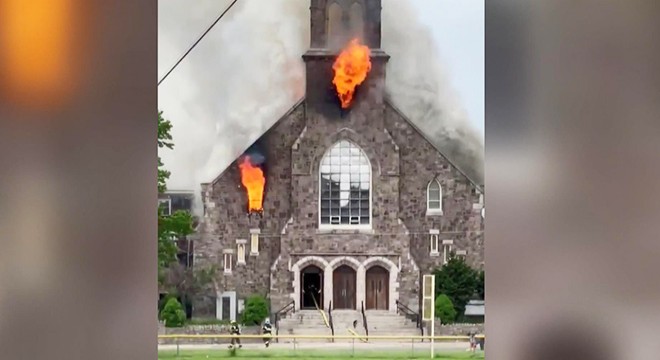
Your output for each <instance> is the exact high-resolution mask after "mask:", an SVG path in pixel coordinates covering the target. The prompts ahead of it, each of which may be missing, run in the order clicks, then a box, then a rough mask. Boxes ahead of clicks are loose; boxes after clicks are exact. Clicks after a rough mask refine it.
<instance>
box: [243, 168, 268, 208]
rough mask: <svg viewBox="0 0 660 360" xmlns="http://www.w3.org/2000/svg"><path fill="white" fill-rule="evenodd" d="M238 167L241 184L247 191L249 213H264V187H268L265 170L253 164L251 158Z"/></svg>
mask: <svg viewBox="0 0 660 360" xmlns="http://www.w3.org/2000/svg"><path fill="white" fill-rule="evenodd" d="M238 167H239V168H240V170H241V182H242V183H243V186H245V189H246V190H247V196H248V212H253V211H257V212H260V211H262V210H263V200H264V187H265V185H266V178H265V177H264V172H263V170H261V168H260V167H259V166H256V165H254V164H252V162H251V161H250V157H249V156H245V157H244V158H243V162H242V163H240V164H239V165H238Z"/></svg>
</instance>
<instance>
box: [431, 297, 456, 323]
mask: <svg viewBox="0 0 660 360" xmlns="http://www.w3.org/2000/svg"><path fill="white" fill-rule="evenodd" d="M435 317H436V318H440V322H441V323H442V324H450V323H452V322H453V321H454V319H456V309H454V304H452V303H451V299H449V296H447V295H445V294H440V295H438V297H437V298H436V299H435Z"/></svg>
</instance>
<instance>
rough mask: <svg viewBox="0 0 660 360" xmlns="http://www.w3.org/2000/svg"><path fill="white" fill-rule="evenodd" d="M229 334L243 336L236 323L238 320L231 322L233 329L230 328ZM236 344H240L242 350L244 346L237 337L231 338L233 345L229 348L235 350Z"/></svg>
mask: <svg viewBox="0 0 660 360" xmlns="http://www.w3.org/2000/svg"><path fill="white" fill-rule="evenodd" d="M229 334H230V335H241V328H240V327H239V326H238V324H237V323H236V320H232V322H231V327H230V328H229ZM236 344H238V348H239V349H240V348H242V347H243V345H241V339H239V338H237V337H232V338H231V344H230V345H229V348H230V349H231V348H233V347H234V346H235V345H236Z"/></svg>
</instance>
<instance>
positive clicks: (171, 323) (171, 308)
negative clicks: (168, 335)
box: [160, 298, 186, 328]
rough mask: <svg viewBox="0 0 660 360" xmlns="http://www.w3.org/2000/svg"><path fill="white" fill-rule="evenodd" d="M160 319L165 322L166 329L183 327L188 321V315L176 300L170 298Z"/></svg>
mask: <svg viewBox="0 0 660 360" xmlns="http://www.w3.org/2000/svg"><path fill="white" fill-rule="evenodd" d="M160 318H161V319H162V320H163V321H165V326H166V327H170V328H172V327H181V326H183V324H184V322H185V321H186V313H185V311H183V306H181V303H180V302H179V301H178V300H177V299H176V298H170V299H169V300H167V303H165V307H163V311H161V312H160Z"/></svg>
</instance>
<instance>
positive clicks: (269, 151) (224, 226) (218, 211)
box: [195, 102, 304, 299]
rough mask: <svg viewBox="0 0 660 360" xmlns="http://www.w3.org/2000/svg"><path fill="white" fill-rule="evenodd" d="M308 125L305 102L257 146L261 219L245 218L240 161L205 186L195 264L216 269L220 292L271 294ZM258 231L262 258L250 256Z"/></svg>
mask: <svg viewBox="0 0 660 360" xmlns="http://www.w3.org/2000/svg"><path fill="white" fill-rule="evenodd" d="M303 126H304V107H303V105H302V102H301V103H299V104H298V105H297V106H296V107H294V108H293V109H292V110H291V111H290V112H289V113H288V114H287V115H285V116H284V117H283V118H282V119H281V120H280V121H278V122H277V123H276V124H275V125H274V126H273V128H271V129H270V130H269V131H267V132H266V134H264V136H262V137H261V138H260V139H259V140H258V142H259V144H260V146H261V148H262V149H263V150H264V152H265V154H264V155H265V156H266V166H267V168H266V171H265V175H266V188H265V195H264V211H263V217H261V218H260V217H259V216H258V215H254V214H253V215H251V216H250V217H248V216H247V197H246V192H245V189H244V188H243V187H242V186H241V181H240V173H239V170H238V164H237V161H235V162H233V163H232V164H231V165H230V166H229V167H228V168H227V170H225V171H224V172H223V173H222V174H221V175H220V176H219V177H218V178H217V179H216V180H215V181H214V182H212V183H210V184H204V185H203V189H202V191H203V194H202V195H203V202H204V206H205V214H204V219H203V222H202V225H201V226H200V235H201V236H200V238H201V239H200V240H199V241H198V242H197V243H196V244H195V253H196V260H195V261H196V263H200V264H204V263H212V264H215V265H217V266H218V269H219V272H218V276H217V278H216V282H217V286H218V289H217V290H218V292H223V291H226V290H230V291H237V296H238V298H239V299H244V298H246V297H248V296H250V295H252V294H262V295H267V294H268V291H269V287H270V285H269V282H270V280H269V273H270V267H271V265H272V263H273V261H274V259H275V258H276V256H277V255H278V254H279V250H280V243H279V236H280V232H281V230H282V228H283V227H284V224H285V223H286V221H287V219H288V218H289V217H290V212H291V208H290V174H291V169H290V166H291V156H290V154H291V151H290V147H291V144H293V142H294V141H295V138H296V137H297V136H298V134H299V133H300V132H301V131H302V128H303ZM252 228H259V229H260V231H261V233H260V236H259V249H258V255H253V254H251V253H252V252H253V251H251V250H252V249H251V248H250V229H252ZM237 239H242V240H246V241H247V243H246V262H245V264H238V263H237V261H236V260H237V259H236V251H237V242H236V240H237ZM226 250H229V251H232V253H233V254H232V257H233V271H232V272H231V273H230V274H229V273H224V272H223V267H224V258H223V257H224V256H223V252H224V251H226Z"/></svg>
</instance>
